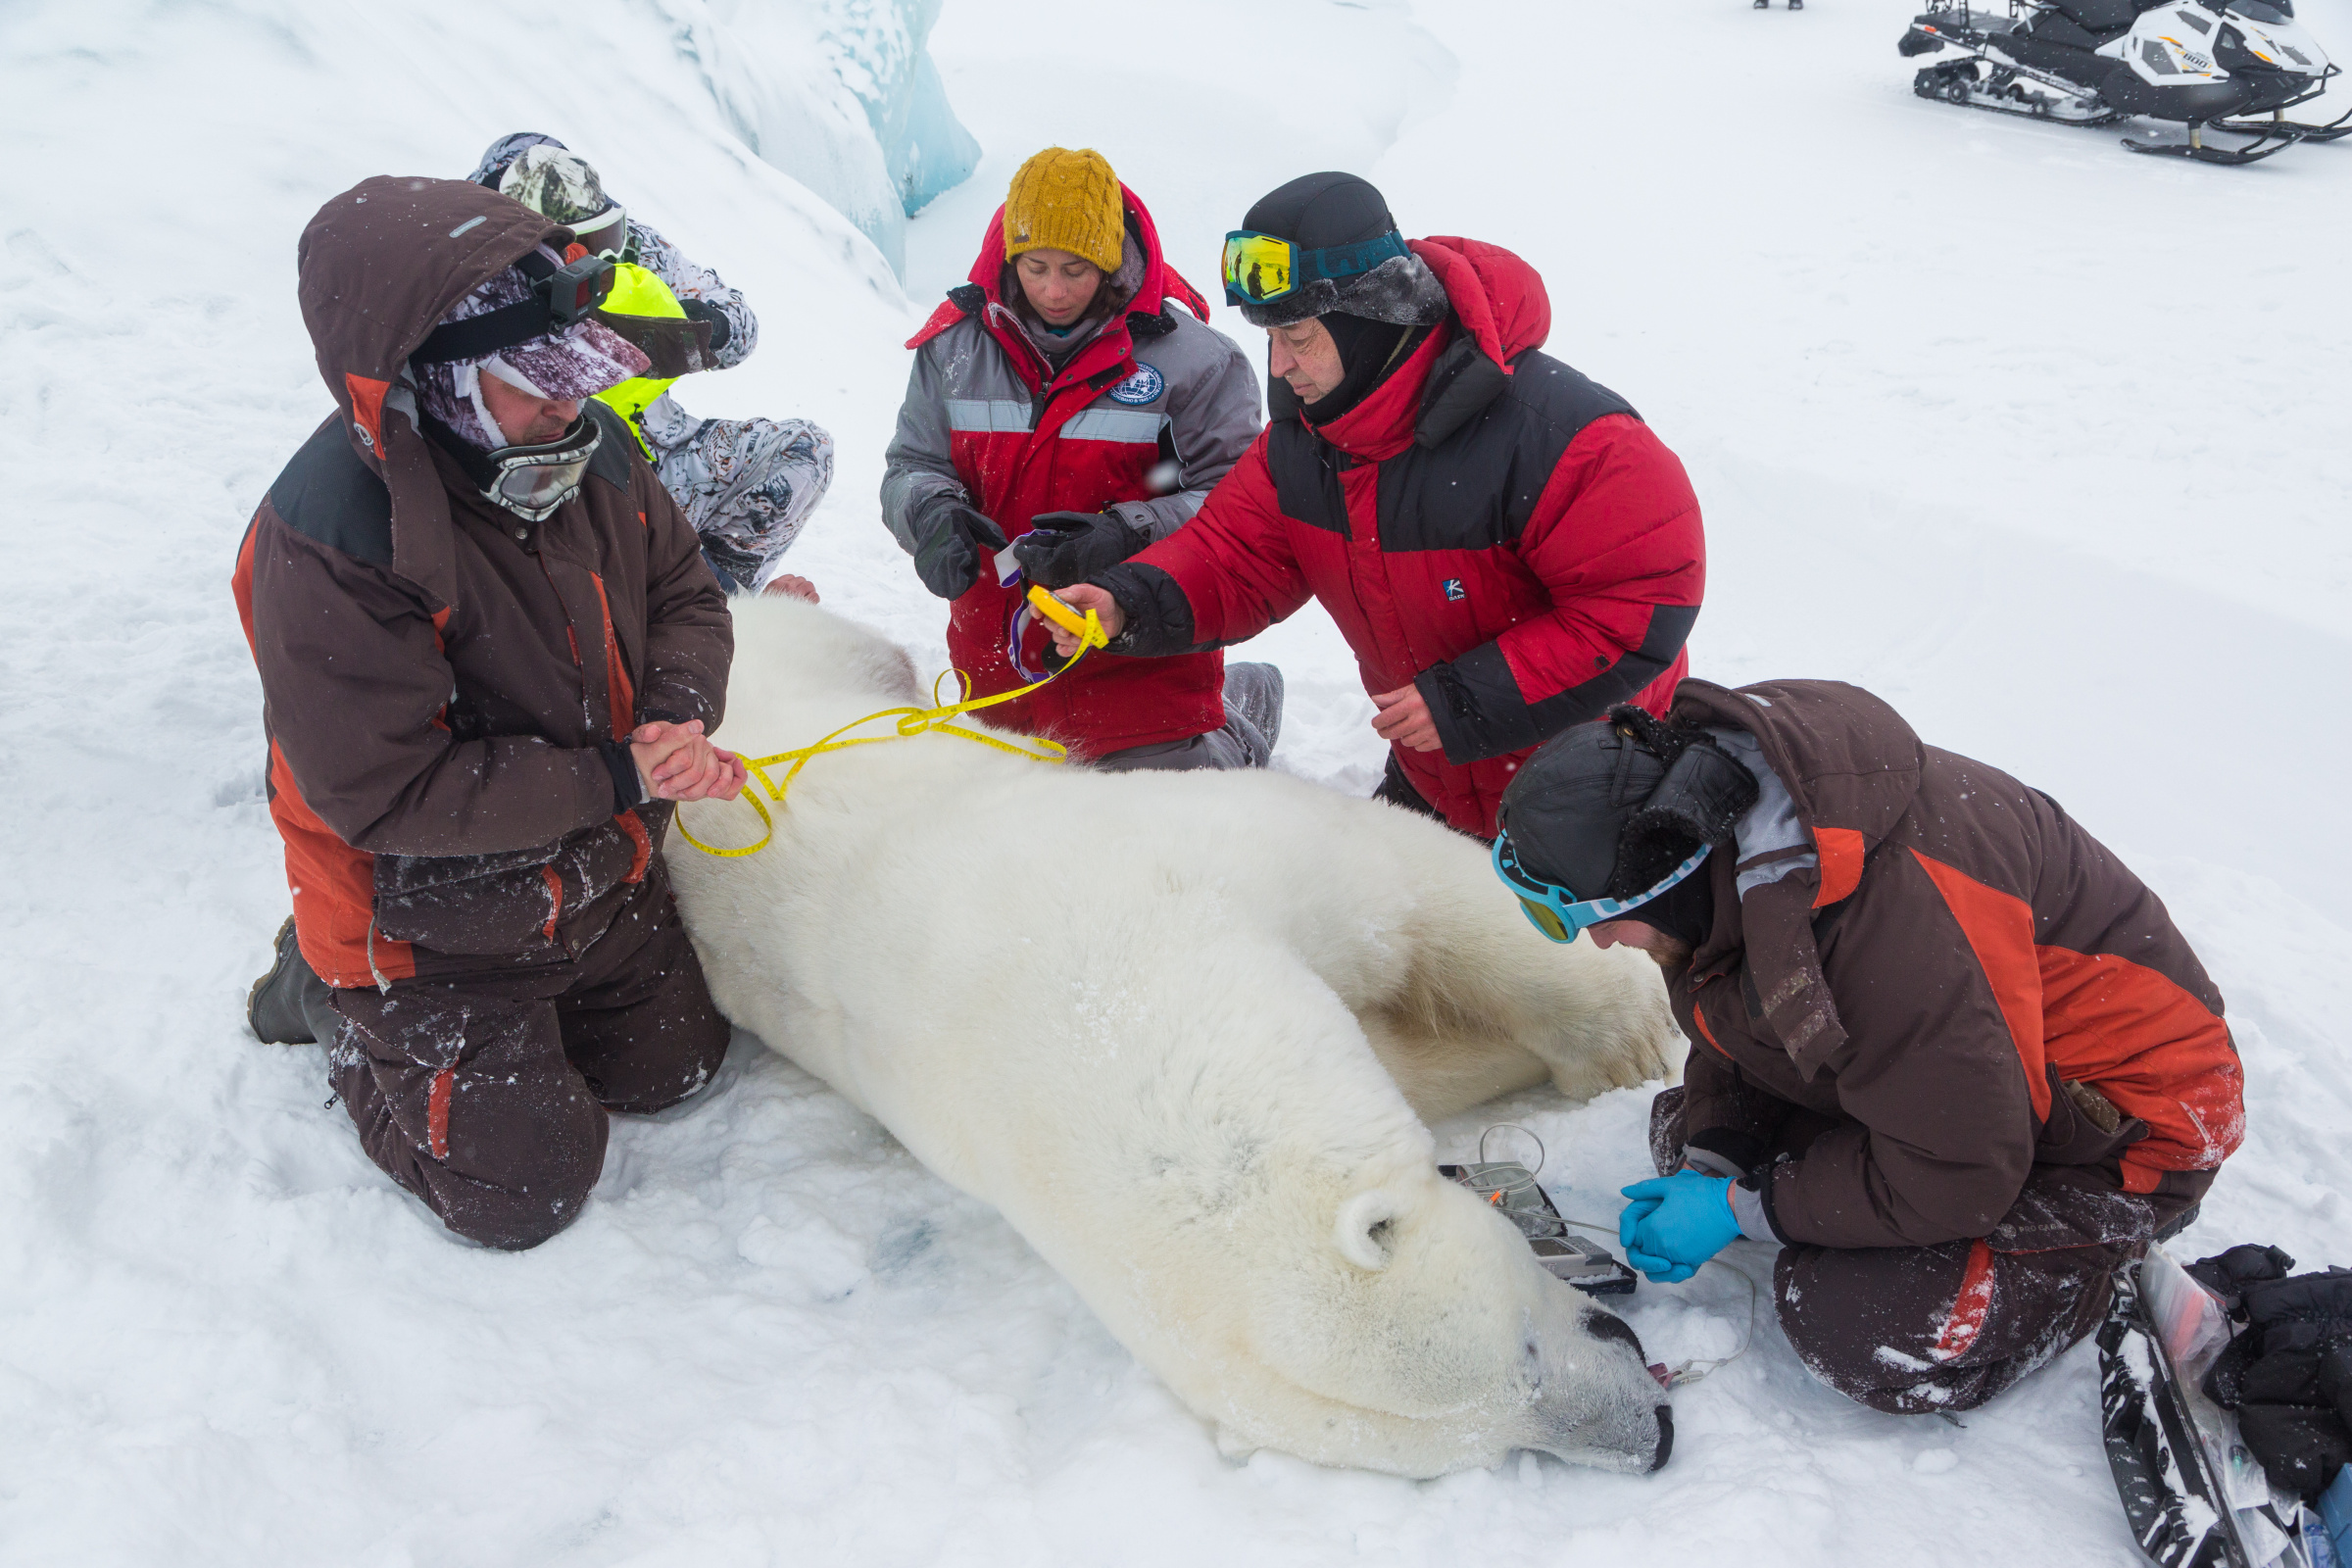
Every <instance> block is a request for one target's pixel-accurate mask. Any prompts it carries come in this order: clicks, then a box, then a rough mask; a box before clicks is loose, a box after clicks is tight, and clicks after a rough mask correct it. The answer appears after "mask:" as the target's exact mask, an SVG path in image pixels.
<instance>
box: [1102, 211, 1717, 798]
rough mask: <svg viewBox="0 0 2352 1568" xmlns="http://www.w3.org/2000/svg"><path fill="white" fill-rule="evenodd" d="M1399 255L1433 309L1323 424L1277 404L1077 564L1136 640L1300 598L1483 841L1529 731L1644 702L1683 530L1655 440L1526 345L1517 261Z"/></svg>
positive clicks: (1534, 339)
mask: <svg viewBox="0 0 2352 1568" xmlns="http://www.w3.org/2000/svg"><path fill="white" fill-rule="evenodd" d="M1413 253H1414V254H1415V255H1417V256H1419V257H1420V258H1421V259H1422V260H1423V261H1424V262H1426V263H1428V264H1429V267H1430V269H1431V270H1433V271H1435V272H1436V273H1437V275H1438V279H1439V281H1440V282H1442V283H1443V284H1444V285H1445V287H1446V296H1447V298H1448V300H1449V301H1450V302H1451V304H1452V306H1453V316H1452V318H1451V319H1449V320H1448V321H1447V322H1446V323H1445V324H1444V325H1441V326H1439V327H1438V328H1436V329H1435V330H1433V331H1432V332H1431V333H1430V334H1429V336H1428V337H1427V338H1426V339H1425V340H1423V342H1422V343H1421V345H1420V346H1419V348H1418V349H1416V350H1415V351H1414V353H1413V354H1412V356H1411V357H1410V358H1409V359H1407V360H1406V362H1405V363H1404V365H1403V366H1402V367H1401V368H1398V369H1397V371H1396V372H1395V373H1394V374H1392V375H1391V376H1390V377H1389V379H1388V380H1387V381H1385V382H1383V383H1382V384H1381V385H1380V386H1379V387H1377V388H1375V389H1374V390H1373V392H1372V393H1371V395H1370V396H1368V397H1366V398H1365V399H1364V400H1363V401H1362V402H1361V403H1359V404H1358V405H1357V406H1356V407H1355V408H1353V409H1351V410H1349V411H1348V413H1347V414H1345V415H1343V416H1341V417H1339V418H1337V419H1334V420H1332V421H1331V422H1330V423H1329V424H1327V425H1321V426H1317V425H1313V424H1309V423H1307V422H1306V421H1305V420H1304V419H1302V418H1300V417H1298V415H1297V414H1296V413H1295V412H1294V413H1293V414H1292V415H1291V417H1287V418H1286V417H1282V410H1281V409H1280V408H1277V410H1276V417H1275V419H1274V421H1273V422H1272V423H1271V424H1269V425H1268V426H1267V427H1266V433H1265V434H1264V435H1263V436H1262V437H1260V438H1259V440H1258V442H1257V443H1256V445H1254V446H1252V447H1251V448H1250V451H1249V453H1248V454H1247V455H1245V456H1244V458H1243V459H1242V461H1241V463H1240V464H1239V465H1238V466H1236V467H1235V468H1234V471H1233V473H1232V475H1231V476H1230V477H1229V478H1228V479H1227V480H1226V481H1225V482H1224V483H1223V484H1221V485H1219V486H1218V487H1217V489H1216V491H1215V493H1214V494H1212V495H1211V496H1210V497H1209V499H1208V502H1207V504H1206V505H1205V506H1204V507H1202V508H1201V515H1199V516H1197V517H1195V518H1194V519H1193V521H1192V523H1191V524H1190V525H1189V526H1187V527H1186V528H1185V529H1184V531H1183V532H1181V533H1179V534H1177V535H1175V536H1174V537H1172V538H1170V539H1168V540H1166V541H1164V542H1162V543H1160V544H1156V545H1153V546H1152V548H1151V549H1149V550H1147V551H1145V552H1143V553H1142V554H1141V555H1138V556H1136V557H1135V558H1134V559H1132V560H1131V561H1129V562H1127V563H1125V564H1123V565H1120V566H1115V567H1113V568H1111V569H1110V570H1109V571H1108V572H1105V573H1103V575H1101V576H1099V577H1098V578H1097V579H1096V580H1097V582H1098V583H1100V584H1101V585H1102V586H1103V587H1104V588H1106V589H1108V590H1109V591H1110V592H1111V593H1112V594H1113V595H1114V596H1115V597H1116V598H1117V599H1118V601H1119V604H1120V607H1121V609H1122V610H1124V611H1125V612H1126V613H1127V619H1128V630H1127V632H1126V633H1125V636H1124V638H1123V639H1122V643H1121V646H1122V647H1123V648H1131V649H1133V650H1134V651H1135V652H1138V653H1152V652H1173V651H1176V650H1179V649H1189V648H1201V647H1222V646H1224V645H1227V644H1230V643H1236V642H1240V641H1241V640H1243V639H1244V638H1247V637H1252V636H1255V635H1256V634H1257V633H1258V632H1260V631H1263V630H1264V629H1265V628H1266V626H1267V625H1269V624H1270V623H1272V622H1274V621H1277V620H1280V619H1282V618H1283V617H1284V616H1286V615H1288V614H1290V613H1292V612H1293V611H1295V610H1297V609H1298V608H1299V606H1301V605H1302V604H1304V603H1305V602H1306V601H1307V599H1308V598H1310V597H1311V598H1314V599H1318V600H1320V601H1321V602H1322V604H1323V606H1324V608H1325V609H1326V610H1328V611H1330V612H1331V614H1332V618H1333V619H1335V620H1337V621H1338V622H1339V625H1340V630H1341V631H1342V632H1343V633H1345V634H1346V636H1347V638H1348V646H1349V647H1350V648H1352V649H1353V650H1354V652H1355V657H1356V662H1357V664H1358V666H1359V668H1360V669H1361V672H1362V675H1363V682H1364V690H1365V691H1367V692H1388V691H1394V690H1396V689H1397V688H1398V687H1400V686H1404V685H1406V684H1408V683H1410V684H1414V685H1417V686H1418V687H1419V688H1420V691H1421V694H1422V696H1423V697H1424V698H1425V699H1427V701H1428V703H1429V709H1430V712H1431V714H1432V716H1433V717H1434V718H1435V719H1436V721H1437V728H1438V734H1439V737H1440V739H1441V740H1442V741H1443V742H1444V743H1445V751H1444V755H1443V759H1442V760H1441V757H1440V755H1439V754H1438V753H1435V752H1416V751H1409V750H1405V749H1403V748H1398V750H1397V761H1398V763H1399V764H1400V765H1401V766H1402V768H1403V771H1404V776H1405V778H1406V779H1407V780H1408V781H1410V782H1411V784H1412V785H1413V787H1414V788H1415V789H1417V790H1419V791H1420V792H1421V794H1422V796H1423V797H1424V798H1425V799H1427V800H1428V801H1429V802H1430V804H1431V805H1433V806H1435V807H1437V808H1438V809H1440V810H1442V811H1443V812H1445V814H1446V820H1447V821H1449V822H1451V823H1452V824H1453V825H1454V826H1456V827H1458V828H1461V829H1462V830H1464V831H1465V832H1471V833H1476V834H1478V835H1480V836H1481V837H1485V838H1492V837H1493V836H1494V833H1495V804H1496V803H1497V801H1499V800H1500V798H1501V795H1502V789H1503V786H1504V785H1505V784H1507V783H1509V782H1510V778H1511V774H1512V773H1513V772H1514V771H1516V769H1517V768H1518V765H1519V761H1520V760H1521V759H1522V758H1524V757H1525V756H1526V755H1527V754H1528V752H1530V751H1531V750H1533V749H1534V748H1535V747H1536V746H1538V745H1540V744H1541V743H1543V742H1544V740H1546V739H1548V738H1549V737H1551V736H1552V735H1555V734H1557V733H1558V732H1559V731H1561V730H1563V729H1566V728H1567V727H1568V726H1569V725H1571V724H1577V723H1582V722H1584V721H1585V720H1587V719H1592V718H1596V717H1598V716H1599V715H1600V714H1601V713H1603V712H1604V711H1607V709H1608V708H1609V706H1610V705H1611V704H1612V703H1620V702H1625V701H1629V700H1631V701H1634V702H1639V703H1640V704H1642V706H1643V707H1644V708H1647V709H1649V710H1651V711H1654V712H1659V713H1663V712H1664V711H1666V706H1667V704H1668V702H1669V701H1671V699H1672V697H1673V693H1674V687H1675V683H1676V682H1677V681H1678V680H1680V679H1681V678H1682V676H1683V674H1684V672H1685V670H1686V668H1687V667H1688V660H1687V658H1686V656H1685V655H1684V652H1683V641H1684V638H1685V637H1686V636H1687V635H1688V634H1689V632H1690V630H1691V624H1692V623H1693V622H1694V621H1695V620H1696V619H1697V618H1698V605H1699V597H1700V593H1701V590H1702V589H1703V588H1704V586H1705V564H1704V543H1703V540H1702V537H1701V531H1700V524H1699V515H1698V502H1697V500H1696V498H1694V497H1693V496H1692V494H1691V482H1690V480H1689V479H1688V478H1687V477H1686V476H1685V475H1684V473H1683V466H1682V465H1681V463H1679V462H1678V461H1676V459H1675V456H1674V454H1673V453H1671V452H1669V451H1668V450H1667V449H1666V447H1665V445H1664V444H1663V443H1662V442H1660V441H1659V440H1658V438H1657V437H1656V436H1655V435H1653V434H1651V433H1650V430H1649V427H1648V426H1647V425H1645V424H1643V423H1642V419H1641V417H1640V416H1638V415H1636V414H1635V413H1634V411H1633V410H1632V408H1630V407H1629V406H1628V405H1627V404H1626V403H1625V402H1624V401H1623V400H1622V399H1620V398H1618V397H1617V396H1616V395H1615V394H1614V393H1612V392H1609V391H1608V390H1606V389H1605V388H1602V387H1600V386H1596V385H1595V384H1593V382H1591V381H1589V380H1587V379H1586V378H1585V377H1584V376H1582V375H1580V374H1578V373H1577V372H1576V371H1575V370H1573V369H1571V368H1568V367H1567V366H1565V365H1563V364H1561V363H1560V362H1559V361H1557V360H1554V359H1552V358H1550V357H1549V356H1547V355H1544V354H1541V353H1538V352H1536V349H1537V346H1538V345H1540V344H1541V343H1543V341H1544V338H1545V336H1546V335H1547V334H1548V333H1549V331H1550V327H1551V305H1550V301H1549V300H1548V298H1547V297H1546V296H1545V294H1544V282H1543V279H1542V278H1540V277H1538V276H1537V275H1536V272H1535V270H1534V269H1533V268H1531V267H1529V266H1528V265H1527V264H1526V263H1525V262H1523V261H1521V260H1520V259H1519V258H1518V257H1516V256H1514V255H1512V254H1511V253H1510V252H1508V251H1506V250H1502V249H1499V248H1498V247H1496V246H1493V245H1484V244H1480V243H1479V242H1478V241H1476V240H1466V239H1454V238H1437V239H1428V240H1418V241H1415V242H1414V244H1413Z"/></svg>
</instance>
